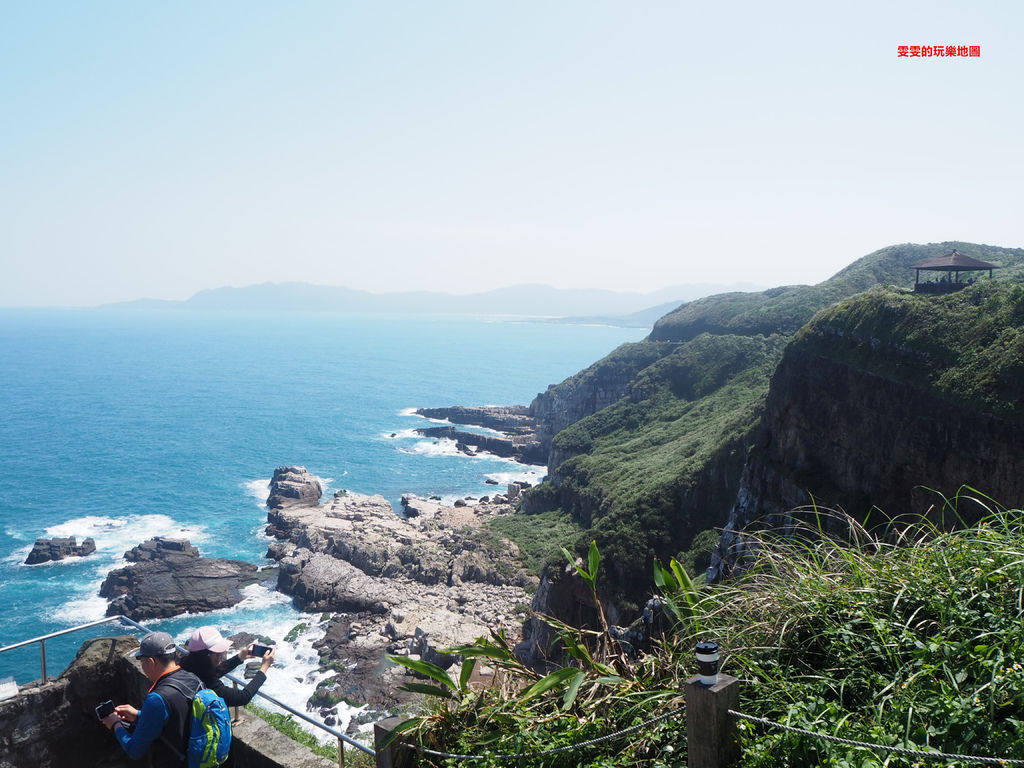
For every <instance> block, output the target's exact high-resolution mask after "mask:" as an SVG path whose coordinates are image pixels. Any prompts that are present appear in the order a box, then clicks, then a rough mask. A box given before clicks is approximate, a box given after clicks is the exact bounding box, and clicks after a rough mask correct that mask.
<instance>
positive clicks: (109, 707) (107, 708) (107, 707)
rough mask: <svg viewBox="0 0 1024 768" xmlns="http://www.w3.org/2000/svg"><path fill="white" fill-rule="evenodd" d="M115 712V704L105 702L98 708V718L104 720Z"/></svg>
mask: <svg viewBox="0 0 1024 768" xmlns="http://www.w3.org/2000/svg"><path fill="white" fill-rule="evenodd" d="M113 711H114V702H112V701H104V702H103V703H102V704H100V705H99V706H98V707H96V717H98V718H99V719H100V720H102V719H103V718H104V717H106V716H107V715H109V714H110V713H111V712H113Z"/></svg>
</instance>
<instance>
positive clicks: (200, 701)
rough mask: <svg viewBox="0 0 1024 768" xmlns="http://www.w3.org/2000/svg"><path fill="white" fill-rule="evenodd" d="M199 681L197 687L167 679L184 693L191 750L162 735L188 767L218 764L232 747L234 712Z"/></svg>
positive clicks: (172, 685)
mask: <svg viewBox="0 0 1024 768" xmlns="http://www.w3.org/2000/svg"><path fill="white" fill-rule="evenodd" d="M190 676H191V675H190ZM196 682H197V683H198V679H196ZM198 684H199V689H198V690H195V689H194V688H183V687H182V686H183V685H184V686H187V685H188V684H187V683H184V682H182V681H180V680H176V679H174V678H169V679H167V680H165V681H164V685H165V686H167V687H169V688H172V689H174V691H176V692H177V693H179V694H181V696H182V697H183V699H184V701H185V702H186V705H187V709H186V714H187V715H189V724H188V734H189V736H188V751H187V753H186V754H184V755H183V754H182V753H181V751H180V750H179V749H177V748H176V747H175V746H174V745H172V744H171V742H170V741H168V740H167V739H166V738H164V737H161V741H163V742H164V744H166V745H167V746H168V747H170V749H171V751H173V752H174V754H176V755H177V756H178V757H179V758H180V759H182V760H186V761H187V764H188V768H218V766H220V765H223V764H224V763H225V761H227V759H228V752H229V750H230V749H231V713H230V711H229V710H228V705H227V703H225V701H224V699H222V698H221V697H220V696H218V695H217V694H216V693H215V692H214V691H212V690H210V689H209V688H205V687H203V684H202V683H198Z"/></svg>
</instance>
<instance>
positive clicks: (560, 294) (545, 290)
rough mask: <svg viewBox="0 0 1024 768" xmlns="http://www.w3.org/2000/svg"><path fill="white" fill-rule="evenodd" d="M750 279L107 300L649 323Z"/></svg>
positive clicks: (293, 285)
mask: <svg viewBox="0 0 1024 768" xmlns="http://www.w3.org/2000/svg"><path fill="white" fill-rule="evenodd" d="M757 290H761V286H756V285H753V284H749V283H733V284H730V285H724V284H713V283H695V284H692V285H677V286H673V287H671V288H663V289H661V290H659V291H654V292H653V293H630V292H624V291H608V290H583V289H562V288H552V287H551V286H547V285H539V284H524V285H514V286H510V287H508V288H498V289H495V290H492V291H485V292H483V293H471V294H464V295H460V294H453V293H441V292H436V291H407V292H401V293H370V292H369V291H360V290H355V289H352V288H344V287H341V286H329V285H313V284H310V283H298V282H290V283H262V284H260V285H247V286H244V287H241V288H214V289H210V290H205V291H200V292H199V293H197V294H195V295H194V296H192V298H190V299H187V300H185V301H164V300H159V299H139V300H137V301H127V302H120V303H117V304H106V305H104V308H108V309H109V308H116V309H167V310H203V311H244V312H274V311H279V312H384V313H392V312H409V313H436V314H470V315H523V316H530V317H546V318H557V319H560V320H562V321H573V322H600V323H608V324H613V325H629V326H636V327H650V326H651V325H653V323H654V321H655V320H657V319H658V318H659V317H661V316H662V315H664V314H665V313H666V312H669V311H670V310H672V309H674V308H675V307H677V306H678V305H679V304H682V303H683V302H687V301H693V300H694V299H699V298H701V297H704V296H710V295H713V294H717V293H723V292H726V291H757Z"/></svg>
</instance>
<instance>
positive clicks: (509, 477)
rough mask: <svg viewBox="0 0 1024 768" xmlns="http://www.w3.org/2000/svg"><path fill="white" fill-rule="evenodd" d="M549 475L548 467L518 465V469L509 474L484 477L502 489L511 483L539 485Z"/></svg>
mask: <svg viewBox="0 0 1024 768" xmlns="http://www.w3.org/2000/svg"><path fill="white" fill-rule="evenodd" d="M547 473H548V471H547V467H543V466H533V465H530V464H526V465H524V464H517V465H516V469H513V470H510V471H508V472H488V473H486V474H485V475H484V477H486V478H488V479H489V480H495V481H496V482H497V483H498V486H497V487H499V488H502V487H503V486H507V485H508V484H509V483H515V482H527V483H530V484H531V485H537V484H538V483H539V482H540V481H541V480H542V479H543V478H544V475H546V474H547Z"/></svg>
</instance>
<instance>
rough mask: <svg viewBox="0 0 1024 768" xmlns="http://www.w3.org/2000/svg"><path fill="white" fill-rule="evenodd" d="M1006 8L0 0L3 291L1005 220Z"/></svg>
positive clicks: (685, 271) (655, 264)
mask: <svg viewBox="0 0 1024 768" xmlns="http://www.w3.org/2000/svg"><path fill="white" fill-rule="evenodd" d="M1022 28H1024V4H1020V3H1013V2H1006V0H999V1H998V2H992V1H991V0H978V1H977V2H972V3H965V2H945V1H944V0H931V1H930V2H898V1H897V0H889V1H888V2H873V1H872V0H866V1H865V2H857V3H824V2H820V0H817V1H816V2H785V1H781V2H775V3H765V2H761V1H758V2H721V3H697V2H692V1H684V0H675V1H674V2H663V1H661V0H650V1H649V2H647V1H643V0H641V2H624V1H623V2H604V1H602V0H586V1H585V2H583V1H576V0H567V1H565V2H562V1H559V0H548V1H546V2H535V1H533V0H517V1H516V2H506V1H505V0H467V1H466V2H453V1H450V0H435V1H432V2H413V0H406V1H405V2H389V1H388V0H380V1H375V2H372V3H371V2H355V1H354V0H334V1H332V2H315V1H312V0H289V2H269V1H268V0H238V1H233V0H215V1H214V2H209V0H204V1H203V2H198V1H193V0H182V2H175V3H136V2H129V0H120V1H119V2H111V1H110V0H90V2H87V3H71V2H66V1H65V0H61V1H60V2H56V1H54V0H32V2H17V0H0V217H2V219H0V306H94V305H97V304H102V303H107V302H116V301H127V300H132V299H138V298H156V299H178V300H182V299H187V298H188V297H189V296H191V295H193V294H194V293H196V292H197V291H200V290H203V289H206V288H217V287H221V286H243V285H250V284H254V283H264V282H284V281H304V282H311V283H318V284H323V285H343V286H346V287H349V288H358V289H363V290H369V291H373V292H387V291H405V290H436V291H447V292H452V293H470V292H475V291H483V290H489V289H492V288H498V287H503V286H508V285H515V284H520V283H543V284H547V285H551V286H554V287H557V288H606V289H613V290H622V291H638V292H651V291H655V290H657V289H659V288H664V287H667V286H671V285H681V284H689V283H708V282H711V283H733V282H749V283H753V284H758V285H764V286H774V285H783V284H792V283H816V282H820V281H821V280H824V279H827V278H828V277H829V276H831V275H832V274H834V273H835V272H837V271H839V270H840V269H842V268H843V267H845V266H846V265H847V264H849V263H851V262H853V261H854V260H856V259H857V258H859V257H861V256H864V255H866V254H868V253H870V252H872V251H874V250H877V249H879V248H883V247H885V246H887V245H892V244H895V243H906V242H915V243H928V242H941V241H945V240H965V241H970V242H979V243H988V244H992V245H1001V246H1006V247H1020V246H1024V216H1022V215H1021V210H1022V208H1024V206H1022V199H1021V198H1022V195H1021V182H1022V180H1024V128H1022V126H1024V99H1022V98H1021V96H1022V91H1024V86H1022V84H1024V43H1022V42H1021V41H1022V39H1024V37H1022V34H1021V33H1022V31H1024V29H1022ZM901 45H906V46H915V45H917V46H939V45H942V46H945V45H956V46H961V45H963V46H978V47H979V49H980V56H975V57H970V56H965V57H961V56H955V57H941V58H940V57H934V56H932V57H909V56H907V57H901V56H899V55H898V47H899V46H901Z"/></svg>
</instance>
